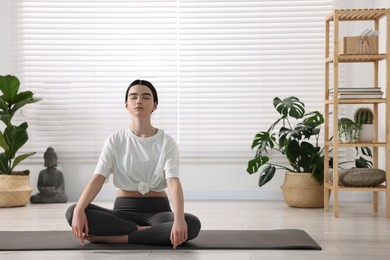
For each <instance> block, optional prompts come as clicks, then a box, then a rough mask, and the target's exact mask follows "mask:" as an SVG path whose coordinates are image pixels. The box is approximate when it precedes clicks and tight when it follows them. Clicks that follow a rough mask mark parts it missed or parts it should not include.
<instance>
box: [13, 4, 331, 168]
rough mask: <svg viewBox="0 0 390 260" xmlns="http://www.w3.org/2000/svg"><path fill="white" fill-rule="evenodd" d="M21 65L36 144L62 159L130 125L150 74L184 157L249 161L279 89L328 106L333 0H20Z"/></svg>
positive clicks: (157, 117) (89, 155)
mask: <svg viewBox="0 0 390 260" xmlns="http://www.w3.org/2000/svg"><path fill="white" fill-rule="evenodd" d="M13 9H14V12H13V13H14V25H15V30H14V31H15V53H16V56H15V65H16V71H17V73H18V77H19V78H20V80H21V82H22V87H25V88H27V89H29V90H32V91H33V92H35V93H36V95H37V96H39V97H41V98H43V100H42V101H41V102H39V103H36V104H33V105H29V106H26V107H25V109H24V110H23V113H22V116H23V119H24V120H26V121H28V123H29V129H28V130H29V135H30V140H29V143H28V144H29V145H28V147H27V148H26V149H28V150H29V151H36V152H38V155H37V156H36V157H39V158H41V156H40V154H41V155H42V154H43V152H44V151H45V150H46V147H48V146H52V147H54V149H55V150H56V151H57V153H58V154H59V157H61V158H62V160H63V161H72V162H77V161H83V162H85V161H88V160H89V161H95V160H96V157H97V156H98V155H99V154H100V150H101V147H102V145H103V142H104V140H105V139H106V138H107V137H108V135H109V134H111V133H112V132H114V131H116V130H119V129H122V128H125V127H127V126H128V125H129V120H130V116H129V115H128V112H127V111H126V110H125V108H124V95H125V91H126V88H127V86H128V85H129V84H130V82H131V81H133V80H134V79H137V78H141V79H146V80H149V81H151V82H152V83H153V84H154V85H155V86H156V88H157V90H158V93H159V101H160V102H159V107H158V109H157V111H155V112H154V115H153V123H154V125H155V126H157V127H159V128H162V129H164V130H165V131H166V132H167V133H168V134H170V135H171V136H172V137H173V138H174V139H175V140H176V141H177V143H178V145H179V149H180V154H181V156H182V157H183V158H187V159H191V160H211V161H214V160H219V159H227V160H230V161H231V160H241V161H245V160H247V159H248V158H250V157H252V156H253V152H252V151H251V150H250V146H251V142H252V139H253V137H254V135H255V134H256V133H257V132H258V131H260V130H265V129H267V128H268V126H269V125H270V124H271V123H272V122H273V121H274V120H275V118H276V117H277V114H276V111H274V108H273V106H272V100H273V98H274V97H276V96H278V97H281V98H285V97H288V96H291V95H295V96H298V97H299V98H300V99H301V100H302V101H303V102H304V103H305V104H306V107H307V110H319V111H323V89H324V82H323V80H324V65H323V60H324V35H325V32H324V27H325V26H324V17H325V16H326V15H327V14H329V12H330V11H331V10H332V9H333V1H331V0H322V1H321V0H320V1H314V0H313V1H307V0H306V1H305V0H302V1H280V0H276V1H275V0H273V1H261V0H245V1H224V0H197V1H195V0H192V1H190V0H159V1H156V0H154V1H152V0H143V1H124V0H122V1H119V0H115V1H103V0H100V1H99V0H88V1H83V0H77V1H75V0H67V1H60V0H50V1H49V0H16V1H14V2H13Z"/></svg>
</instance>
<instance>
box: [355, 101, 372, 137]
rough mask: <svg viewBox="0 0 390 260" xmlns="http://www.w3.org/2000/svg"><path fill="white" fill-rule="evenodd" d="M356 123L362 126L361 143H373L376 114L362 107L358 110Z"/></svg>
mask: <svg viewBox="0 0 390 260" xmlns="http://www.w3.org/2000/svg"><path fill="white" fill-rule="evenodd" d="M354 120H355V123H358V124H361V125H362V129H361V131H360V137H359V141H361V142H372V141H374V139H375V129H374V125H373V123H374V113H373V112H372V110H371V109H370V108H367V107H361V108H359V109H357V110H356V112H355V115H354Z"/></svg>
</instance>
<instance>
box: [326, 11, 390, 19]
mask: <svg viewBox="0 0 390 260" xmlns="http://www.w3.org/2000/svg"><path fill="white" fill-rule="evenodd" d="M336 12H338V18H339V21H367V20H379V19H380V18H382V17H383V16H385V15H386V14H387V9H385V8H382V9H339V10H334V11H333V12H332V13H331V14H330V15H328V16H327V17H326V21H327V22H329V21H334V17H335V13H336Z"/></svg>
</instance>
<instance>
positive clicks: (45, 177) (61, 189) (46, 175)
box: [30, 147, 68, 203]
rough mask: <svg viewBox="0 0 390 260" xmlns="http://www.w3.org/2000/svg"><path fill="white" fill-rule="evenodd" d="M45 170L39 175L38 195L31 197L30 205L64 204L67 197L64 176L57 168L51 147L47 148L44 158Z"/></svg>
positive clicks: (55, 157) (55, 155) (54, 154)
mask: <svg viewBox="0 0 390 260" xmlns="http://www.w3.org/2000/svg"><path fill="white" fill-rule="evenodd" d="M43 158H44V160H45V167H47V168H46V169H44V170H42V171H41V172H40V173H39V177H38V190H39V193H38V194H36V195H33V196H31V198H30V201H31V203H65V202H67V201H68V197H67V196H66V194H65V182H64V176H63V174H62V172H61V171H60V170H58V169H57V168H56V167H57V154H56V152H55V151H54V149H53V148H52V147H49V148H47V150H46V152H45V154H44V156H43Z"/></svg>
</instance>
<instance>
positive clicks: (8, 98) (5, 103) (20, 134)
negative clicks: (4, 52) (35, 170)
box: [0, 75, 41, 175]
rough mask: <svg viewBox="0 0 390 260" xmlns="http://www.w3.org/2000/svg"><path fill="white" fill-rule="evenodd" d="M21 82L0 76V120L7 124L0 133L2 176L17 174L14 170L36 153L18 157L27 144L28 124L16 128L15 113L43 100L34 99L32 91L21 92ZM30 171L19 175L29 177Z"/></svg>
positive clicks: (0, 171) (10, 76)
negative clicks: (13, 119) (13, 120)
mask: <svg viewBox="0 0 390 260" xmlns="http://www.w3.org/2000/svg"><path fill="white" fill-rule="evenodd" d="M19 86H20V82H19V80H18V78H17V77H15V76H12V75H7V76H0V90H1V92H2V95H1V96H0V120H1V121H2V122H3V123H4V124H5V129H4V131H0V147H1V148H3V150H4V152H2V153H0V174H15V173H14V171H13V170H14V168H15V167H16V166H17V165H18V164H19V163H20V162H21V161H23V160H24V159H26V158H28V157H29V156H31V155H34V154H35V152H32V153H25V154H21V155H16V153H17V152H18V150H19V149H20V148H21V147H22V146H23V145H24V144H25V143H26V142H27V140H28V134H27V127H28V125H27V122H23V123H21V124H20V125H18V126H16V125H13V123H12V118H13V116H14V115H15V113H16V112H17V111H18V110H19V109H20V108H21V107H23V106H24V105H26V104H30V103H35V102H38V101H39V100H41V99H40V98H36V97H33V96H34V94H33V93H32V92H31V91H22V92H19ZM29 173H30V172H29V171H28V170H24V171H20V172H18V173H17V174H22V175H27V174H29Z"/></svg>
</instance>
